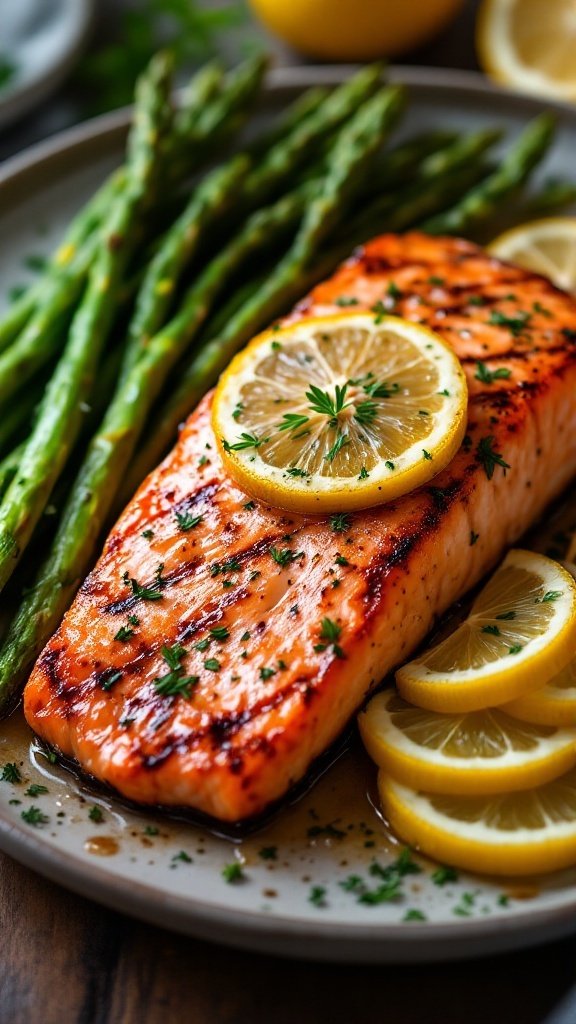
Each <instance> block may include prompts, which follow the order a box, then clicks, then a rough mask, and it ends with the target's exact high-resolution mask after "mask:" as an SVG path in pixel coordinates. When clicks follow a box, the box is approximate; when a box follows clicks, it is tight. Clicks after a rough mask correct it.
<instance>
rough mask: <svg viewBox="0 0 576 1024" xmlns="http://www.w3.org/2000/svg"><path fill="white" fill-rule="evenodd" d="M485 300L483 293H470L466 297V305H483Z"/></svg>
mask: <svg viewBox="0 0 576 1024" xmlns="http://www.w3.org/2000/svg"><path fill="white" fill-rule="evenodd" d="M486 301H487V300H486V299H485V298H484V296H483V295H470V297H469V298H468V305H469V306H485V305H486Z"/></svg>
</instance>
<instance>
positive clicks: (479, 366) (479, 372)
mask: <svg viewBox="0 0 576 1024" xmlns="http://www.w3.org/2000/svg"><path fill="white" fill-rule="evenodd" d="M511 372H512V371H511V370H509V369H508V368H507V367H506V366H499V367H498V369H497V370H489V369H488V367H487V366H486V363H476V373H475V374H474V376H475V378H476V380H480V381H482V383H483V384H493V383H494V381H495V380H507V379H508V377H509V376H510V374H511Z"/></svg>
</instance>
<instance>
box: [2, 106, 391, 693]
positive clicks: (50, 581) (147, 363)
mask: <svg viewBox="0 0 576 1024" xmlns="http://www.w3.org/2000/svg"><path fill="white" fill-rule="evenodd" d="M400 102H401V93H400V90H397V89H390V90H386V91H384V92H383V93H381V94H379V95H377V96H375V97H374V98H373V99H372V100H369V101H368V102H367V103H366V104H364V106H363V107H361V108H360V110H359V112H358V113H357V114H356V115H355V117H354V118H353V119H352V121H351V122H350V124H349V125H348V126H347V127H346V130H345V131H342V133H341V137H340V139H339V143H338V145H337V146H336V147H335V150H334V159H333V162H332V167H331V170H330V172H329V174H328V175H327V178H326V180H325V182H323V187H322V189H321V190H320V193H319V194H318V195H316V197H315V198H314V199H313V200H312V202H311V203H310V205H309V207H308V210H307V213H306V215H305V218H304V221H303V224H302V227H301V229H300V231H299V232H298V234H297V237H296V240H295V242H294V244H293V246H292V247H291V249H290V250H289V253H288V254H287V256H286V257H285V259H284V260H283V261H282V262H281V264H280V265H279V267H278V269H277V271H276V273H275V274H274V275H272V277H273V279H274V285H273V287H271V285H270V284H268V285H266V286H265V291H266V293H267V294H266V299H265V302H264V306H265V310H266V314H265V315H267V311H268V310H269V308H270V305H271V303H272V301H273V300H274V298H275V297H276V298H277V297H278V295H279V294H282V295H284V294H285V293H286V292H287V290H288V288H289V286H290V285H291V286H292V287H293V285H294V281H293V279H294V277H295V276H296V275H297V274H298V271H299V270H300V271H303V270H304V268H306V267H307V266H308V264H309V263H310V262H311V261H312V260H313V258H314V254H315V253H316V252H317V250H318V248H319V246H320V244H321V242H322V239H323V238H324V237H325V234H326V232H327V231H328V230H330V227H329V226H330V225H331V224H332V223H333V221H334V219H335V217H336V216H337V215H338V212H339V211H340V210H341V209H342V205H343V203H345V202H346V201H347V200H348V199H349V197H350V195H351V194H353V192H354V189H355V188H356V187H357V182H358V180H361V179H362V173H363V172H364V171H365V169H366V168H367V167H368V166H369V164H370V162H371V160H373V158H374V156H375V154H376V152H377V150H378V148H379V146H380V145H381V143H382V140H383V138H384V137H385V135H386V133H387V131H388V130H389V128H390V125H391V123H392V121H393V119H394V117H395V116H396V114H397V112H398V109H399V106H400ZM308 187H310V186H308ZM293 201H294V203H295V206H298V203H299V202H301V201H302V197H301V196H299V195H297V197H296V199H295V200H293ZM278 208H280V211H281V213H282V216H283V217H284V219H285V220H289V219H290V217H292V216H293V210H292V209H291V208H290V203H289V202H287V201H286V199H285V200H283V201H281V203H279V204H276V213H277V212H278ZM264 214H265V211H260V212H259V213H258V214H256V215H254V217H253V218H251V219H250V221H249V222H248V225H247V228H246V229H245V231H244V233H243V239H244V240H243V244H239V243H236V247H235V248H234V252H233V256H234V258H233V259H232V258H231V255H230V250H229V252H228V260H229V261H230V263H229V264H228V265H227V267H228V270H230V269H232V266H236V265H237V262H238V261H239V260H240V258H242V257H243V256H244V255H245V254H246V251H247V249H249V248H250V246H254V245H255V244H256V242H258V243H259V244H261V241H262V239H264V240H266V239H267V238H268V237H269V231H268V230H267V225H266V217H265V216H264ZM269 218H270V214H268V219H269ZM268 227H270V224H269V223H268ZM224 270H225V266H224V261H223V258H222V256H220V257H217V258H216V260H214V261H213V263H212V265H211V266H209V267H208V268H207V270H206V271H205V273H204V274H203V275H202V276H201V278H200V281H199V282H197V283H196V285H195V286H194V287H193V288H192V289H191V292H190V293H189V294H188V297H187V299H186V301H185V303H184V305H183V307H182V310H181V312H180V314H179V315H178V316H177V317H176V318H175V319H174V320H173V321H172V322H171V324H169V325H168V327H167V328H165V329H164V330H163V331H162V332H160V334H159V335H157V336H156V337H155V338H153V339H151V341H150V343H149V345H148V347H147V348H146V349H145V350H144V351H143V352H142V354H141V356H140V359H139V360H138V361H137V362H136V363H135V364H134V365H133V366H132V368H131V370H130V373H129V375H128V377H127V378H126V380H125V381H124V382H121V385H120V387H119V389H118V391H117V393H116V396H115V399H114V400H113V402H112V404H111V406H110V407H109V409H108V412H107V414H106V416H105V418H104V422H103V424H102V428H101V429H100V430H99V431H98V433H97V434H96V436H95V438H94V440H93V442H92V444H91V445H90V450H89V453H88V457H87V459H86V460H85V462H84V465H83V467H82V469H81V472H80V476H79V479H78V480H77V481H76V483H75V484H74V486H73V488H72V493H71V495H70V499H69V501H68V503H67V507H66V510H65V513H64V515H63V517H62V520H61V523H60V527H59V530H58V535H57V538H56V540H55V542H54V545H53V547H52V551H51V554H50V556H49V558H48V561H47V563H46V564H45V566H44V567H43V569H42V570H41V573H40V576H39V578H38V579H37V581H36V583H35V585H34V587H33V588H32V591H31V593H30V594H29V595H28V596H27V597H26V598H25V599H24V601H23V603H22V605H21V607H20V609H19V611H18V613H17V615H16V618H15V620H14V622H13V623H12V626H11V628H10V630H9V633H8V636H7V638H6V642H5V645H4V647H3V649H2V652H1V653H0V694H1V695H2V701H3V702H6V701H10V699H11V697H12V695H13V694H14V692H15V689H16V687H17V686H18V685H19V682H20V681H21V679H22V677H23V674H24V673H25V672H26V670H27V668H28V667H29V665H30V661H31V659H33V658H34V656H35V654H36V653H37V652H38V650H39V649H40V647H41V646H42V645H43V643H44V640H45V638H46V635H47V634H48V633H49V632H50V631H51V630H52V628H53V626H54V624H55V623H56V622H57V621H58V619H59V618H60V616H61V613H62V610H63V609H64V608H65V607H66V605H67V603H68V600H69V598H70V595H71V593H72V592H73V590H74V589H75V587H76V585H77V582H78V575H80V576H81V575H82V574H83V571H84V568H85V565H86V563H87V562H88V561H89V560H90V559H91V556H92V550H93V545H94V543H95V541H96V539H97V536H98V533H99V530H100V527H101V525H102V522H103V518H104V516H105V514H106V511H107V509H108V508H109V506H110V503H111V501H112V497H113V493H114V489H115V487H117V486H118V483H119V482H120V481H121V479H122V475H123V473H124V471H125V468H126V465H127V461H128V460H129V458H130V455H131V452H132V450H133V448H134V444H135V441H136V438H137V436H138V434H139V432H140V431H141V429H142V426H143V425H144V422H145V420H146V416H147V410H148V408H149V406H150V404H151V401H152V399H153V397H154V396H155V394H156V393H157V391H158V388H159V386H160V385H161V381H162V376H165V375H166V373H167V372H168V370H169V368H170V366H171V365H173V363H174V361H175V359H176V358H177V356H178V355H179V354H180V352H181V350H182V346H183V344H184V343H185V341H186V340H188V338H189V334H190V330H191V323H192V322H195V325H196V326H197V325H199V324H200V323H201V322H202V320H203V319H204V318H205V316H206V313H207V311H208V308H209V299H210V296H214V295H215V294H217V292H218V290H219V289H220V288H221V287H222V282H223V271H224ZM253 304H254V300H251V301H250V302H249V303H248V307H247V311H246V314H245V315H244V317H243V318H242V320H243V327H244V331H248V332H250V331H251V325H252V324H253V322H254V316H255V312H256V311H255V309H254V308H253ZM194 313H195V317H196V319H195V321H193V314H194ZM0 513H1V509H0Z"/></svg>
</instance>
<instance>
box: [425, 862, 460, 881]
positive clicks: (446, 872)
mask: <svg viewBox="0 0 576 1024" xmlns="http://www.w3.org/2000/svg"><path fill="white" fill-rule="evenodd" d="M431 878H432V881H433V882H434V885H439V886H443V885H447V884H448V882H457V881H458V872H457V871H456V870H455V868H451V867H448V865H444V864H442V865H440V867H439V868H436V870H435V871H433V872H432V875H431Z"/></svg>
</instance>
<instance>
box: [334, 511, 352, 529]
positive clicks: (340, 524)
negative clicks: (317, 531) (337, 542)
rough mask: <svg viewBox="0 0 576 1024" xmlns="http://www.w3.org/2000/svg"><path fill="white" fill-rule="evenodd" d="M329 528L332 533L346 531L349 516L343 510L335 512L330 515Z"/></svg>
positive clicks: (348, 527) (348, 524) (348, 525)
mask: <svg viewBox="0 0 576 1024" xmlns="http://www.w3.org/2000/svg"><path fill="white" fill-rule="evenodd" d="M330 529H331V530H334V533H346V531H347V530H349V529H350V517H349V516H348V515H346V513H345V512H336V513H335V514H334V515H333V516H330Z"/></svg>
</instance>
